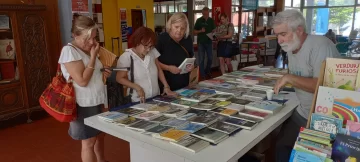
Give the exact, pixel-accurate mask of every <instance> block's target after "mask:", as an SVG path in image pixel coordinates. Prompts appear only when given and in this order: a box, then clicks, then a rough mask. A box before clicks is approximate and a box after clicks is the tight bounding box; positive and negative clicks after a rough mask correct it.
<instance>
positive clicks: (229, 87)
mask: <svg viewBox="0 0 360 162" xmlns="http://www.w3.org/2000/svg"><path fill="white" fill-rule="evenodd" d="M214 86H215V87H220V88H225V89H232V88H235V87H236V84H233V83H228V82H224V83H220V84H216V85H214Z"/></svg>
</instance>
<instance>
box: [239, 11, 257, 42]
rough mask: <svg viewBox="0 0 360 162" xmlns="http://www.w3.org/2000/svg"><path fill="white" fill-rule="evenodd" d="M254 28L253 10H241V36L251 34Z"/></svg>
mask: <svg viewBox="0 0 360 162" xmlns="http://www.w3.org/2000/svg"><path fill="white" fill-rule="evenodd" d="M253 30H254V12H242V15H241V33H243V38H246V36H252V35H253Z"/></svg>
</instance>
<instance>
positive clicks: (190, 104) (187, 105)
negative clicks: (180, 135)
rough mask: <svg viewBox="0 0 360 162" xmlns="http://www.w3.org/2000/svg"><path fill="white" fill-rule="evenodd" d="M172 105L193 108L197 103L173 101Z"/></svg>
mask: <svg viewBox="0 0 360 162" xmlns="http://www.w3.org/2000/svg"><path fill="white" fill-rule="evenodd" d="M171 104H173V105H177V106H183V107H191V106H193V105H196V104H197V103H196V102H192V101H186V100H181V99H178V100H175V101H172V102H171Z"/></svg>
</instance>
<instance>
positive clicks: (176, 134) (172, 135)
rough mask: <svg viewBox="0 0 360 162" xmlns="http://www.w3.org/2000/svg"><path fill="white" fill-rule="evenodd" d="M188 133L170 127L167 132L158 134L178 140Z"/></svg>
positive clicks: (170, 139)
mask: <svg viewBox="0 0 360 162" xmlns="http://www.w3.org/2000/svg"><path fill="white" fill-rule="evenodd" d="M189 134H190V133H189V132H186V131H182V130H176V129H171V130H169V131H167V132H164V133H161V134H160V136H161V137H162V138H164V139H166V140H169V141H179V140H181V139H182V138H184V137H185V136H187V135H189Z"/></svg>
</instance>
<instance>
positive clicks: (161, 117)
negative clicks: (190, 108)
mask: <svg viewBox="0 0 360 162" xmlns="http://www.w3.org/2000/svg"><path fill="white" fill-rule="evenodd" d="M170 119H173V118H171V117H167V116H164V115H162V116H160V117H157V118H155V119H152V120H150V121H152V122H156V123H163V122H166V121H168V120H170Z"/></svg>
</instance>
